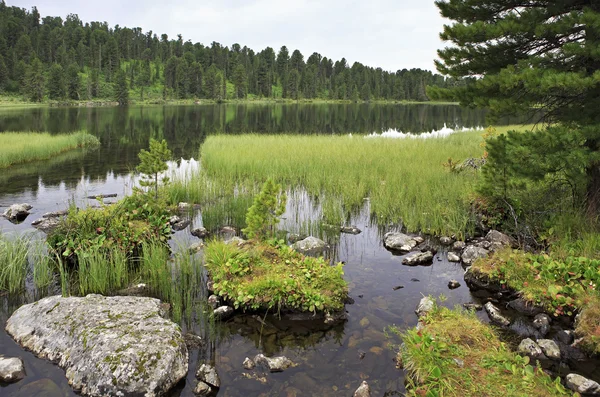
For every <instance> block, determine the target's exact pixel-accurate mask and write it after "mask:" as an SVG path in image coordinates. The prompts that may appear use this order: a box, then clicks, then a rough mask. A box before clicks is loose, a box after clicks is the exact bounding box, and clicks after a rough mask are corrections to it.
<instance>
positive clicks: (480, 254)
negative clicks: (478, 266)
mask: <svg viewBox="0 0 600 397" xmlns="http://www.w3.org/2000/svg"><path fill="white" fill-rule="evenodd" d="M489 253H490V252H489V251H488V250H486V249H485V248H481V247H476V246H474V245H469V246H468V247H467V248H465V250H464V251H463V253H462V255H461V259H462V261H463V263H465V264H466V265H470V264H471V263H473V262H475V260H477V259H479V258H485V257H487V256H488V255H489Z"/></svg>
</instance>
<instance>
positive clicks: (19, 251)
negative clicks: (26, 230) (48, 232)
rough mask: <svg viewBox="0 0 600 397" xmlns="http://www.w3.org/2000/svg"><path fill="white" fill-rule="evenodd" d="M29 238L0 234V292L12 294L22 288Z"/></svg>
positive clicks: (26, 264) (26, 265) (25, 272)
mask: <svg viewBox="0 0 600 397" xmlns="http://www.w3.org/2000/svg"><path fill="white" fill-rule="evenodd" d="M29 243H30V238H29V237H28V236H25V235H21V236H7V235H3V234H0V290H4V291H8V292H9V293H11V294H13V293H16V292H19V291H21V290H22V289H23V288H24V283H25V277H26V276H27V268H28V265H29V263H28V260H27V257H28V254H29Z"/></svg>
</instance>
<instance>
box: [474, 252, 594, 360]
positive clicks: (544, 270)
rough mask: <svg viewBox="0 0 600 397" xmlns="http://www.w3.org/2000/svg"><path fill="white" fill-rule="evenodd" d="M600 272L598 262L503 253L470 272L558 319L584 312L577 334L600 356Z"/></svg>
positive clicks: (577, 325)
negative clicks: (509, 290)
mask: <svg viewBox="0 0 600 397" xmlns="http://www.w3.org/2000/svg"><path fill="white" fill-rule="evenodd" d="M599 270H600V260H598V259H590V258H586V257H580V256H568V257H562V256H558V255H555V254H553V253H550V254H529V253H525V252H522V251H513V250H504V251H500V252H497V253H496V254H495V255H493V256H491V257H489V258H486V259H480V260H478V261H476V262H475V263H474V264H473V267H472V270H471V271H473V272H475V274H476V275H479V276H484V277H487V278H489V279H491V280H495V281H497V282H499V283H500V284H501V285H504V286H506V287H507V288H511V289H514V290H516V291H519V292H520V293H521V295H522V296H523V298H524V299H525V300H527V301H528V302H531V303H534V304H537V305H539V306H542V307H544V308H545V309H546V310H547V311H548V312H550V313H552V314H554V315H555V316H562V315H566V316H570V317H572V316H574V315H575V313H577V312H581V313H582V315H581V316H580V318H579V320H578V321H577V324H576V331H577V333H578V334H579V335H581V336H582V337H583V342H584V345H585V346H586V347H587V348H588V349H589V350H590V351H592V352H595V353H600V327H599V326H598V324H600V310H598V307H600V293H599V292H598V288H599V285H600V271H599Z"/></svg>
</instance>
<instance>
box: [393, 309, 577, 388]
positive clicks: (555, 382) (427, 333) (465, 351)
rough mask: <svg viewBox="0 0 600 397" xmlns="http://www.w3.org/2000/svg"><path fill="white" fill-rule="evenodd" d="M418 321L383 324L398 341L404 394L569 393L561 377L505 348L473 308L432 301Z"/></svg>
mask: <svg viewBox="0 0 600 397" xmlns="http://www.w3.org/2000/svg"><path fill="white" fill-rule="evenodd" d="M421 324H422V327H421V328H420V329H419V330H417V329H414V328H413V329H410V330H408V331H406V332H400V331H399V330H397V329H396V328H390V329H389V330H388V331H391V332H392V333H395V334H397V335H399V336H400V337H401V339H402V341H403V344H402V346H401V347H400V348H399V350H400V351H399V353H398V362H399V363H402V365H403V367H404V369H405V371H406V372H407V379H408V385H407V389H408V390H407V391H408V394H407V396H415V397H416V396H431V397H434V396H450V395H462V396H489V397H503V396H523V397H525V396H528V397H529V396H537V397H548V396H571V395H572V394H571V392H569V391H568V390H566V389H565V388H564V386H563V385H562V384H561V382H560V378H556V379H552V378H551V377H550V376H548V375H547V374H546V373H545V372H544V371H543V370H542V368H541V367H539V366H536V367H534V366H532V365H530V362H529V358H528V357H521V356H519V355H517V354H515V353H513V352H511V351H510V350H508V349H507V347H506V345H505V344H504V343H502V342H501V341H500V339H499V338H498V336H497V335H496V334H495V333H494V331H493V330H492V328H491V327H490V326H489V325H487V324H483V323H481V322H480V321H479V319H478V318H477V317H476V315H475V314H474V313H473V312H465V311H463V310H461V309H460V308H457V309H455V310H450V309H448V308H445V307H440V306H438V305H435V306H434V309H433V310H432V311H431V312H429V313H428V314H427V315H426V316H425V317H424V318H422V319H421ZM456 360H461V361H462V362H463V364H462V365H457V363H456ZM482 374H484V375H482ZM575 395H577V394H575Z"/></svg>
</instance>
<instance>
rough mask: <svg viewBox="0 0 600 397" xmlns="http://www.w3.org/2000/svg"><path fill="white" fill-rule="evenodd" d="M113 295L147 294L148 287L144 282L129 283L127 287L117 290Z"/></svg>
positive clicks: (148, 291) (148, 292) (148, 293)
mask: <svg viewBox="0 0 600 397" xmlns="http://www.w3.org/2000/svg"><path fill="white" fill-rule="evenodd" d="M115 295H120V296H149V295H150V288H148V286H147V285H146V284H144V283H139V284H135V285H131V286H129V287H127V288H124V289H122V290H119V291H117V293H116V294H115Z"/></svg>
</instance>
